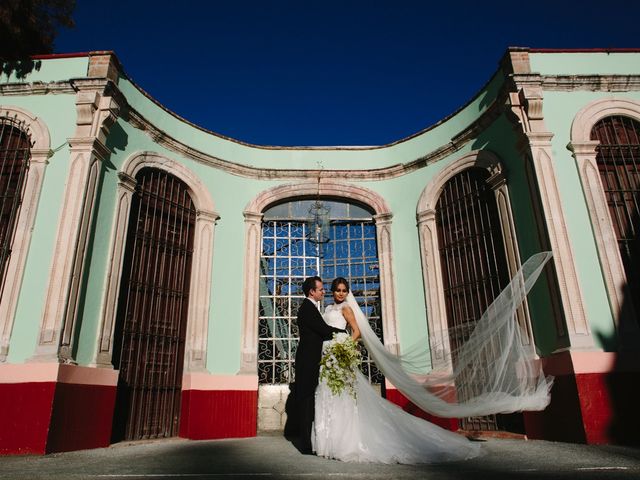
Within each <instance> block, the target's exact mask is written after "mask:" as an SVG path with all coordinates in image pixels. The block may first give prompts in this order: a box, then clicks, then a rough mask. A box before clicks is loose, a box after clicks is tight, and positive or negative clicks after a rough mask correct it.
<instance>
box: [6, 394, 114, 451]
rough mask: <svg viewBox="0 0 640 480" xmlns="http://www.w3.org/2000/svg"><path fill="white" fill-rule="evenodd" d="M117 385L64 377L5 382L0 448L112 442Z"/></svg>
mask: <svg viewBox="0 0 640 480" xmlns="http://www.w3.org/2000/svg"><path fill="white" fill-rule="evenodd" d="M114 401H115V387H104V386H98V385H73V384H67V383H58V382H33V383H6V384H0V454H5V455H6V454H44V453H52V452H65V451H70V450H80V449H85V448H96V447H106V446H108V445H109V437H110V435H111V420H112V416H113V406H114Z"/></svg>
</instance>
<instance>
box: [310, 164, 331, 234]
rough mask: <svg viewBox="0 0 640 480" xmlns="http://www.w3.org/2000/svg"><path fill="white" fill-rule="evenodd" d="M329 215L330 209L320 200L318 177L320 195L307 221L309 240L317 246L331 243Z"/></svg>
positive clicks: (311, 208)
mask: <svg viewBox="0 0 640 480" xmlns="http://www.w3.org/2000/svg"><path fill="white" fill-rule="evenodd" d="M329 213H330V209H329V207H328V206H326V205H325V204H324V203H322V201H321V200H320V176H318V194H317V196H316V199H315V201H314V202H313V203H312V204H311V207H310V208H309V220H308V221H307V239H308V240H309V241H310V242H312V243H316V244H322V243H327V242H328V241H329V234H330V231H329V221H330V220H329Z"/></svg>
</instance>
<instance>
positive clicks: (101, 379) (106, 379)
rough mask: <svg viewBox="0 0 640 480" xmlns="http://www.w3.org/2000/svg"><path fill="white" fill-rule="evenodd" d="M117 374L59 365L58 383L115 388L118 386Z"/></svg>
mask: <svg viewBox="0 0 640 480" xmlns="http://www.w3.org/2000/svg"><path fill="white" fill-rule="evenodd" d="M118 373H119V371H118V370H109V369H106V368H92V367H81V366H79V365H67V364H60V370H59V371H58V382H60V383H71V384H76V385H103V386H106V387H115V386H116V385H117V384H118Z"/></svg>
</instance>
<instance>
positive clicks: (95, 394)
mask: <svg viewBox="0 0 640 480" xmlns="http://www.w3.org/2000/svg"><path fill="white" fill-rule="evenodd" d="M38 61H39V62H40V63H41V66H40V69H39V70H36V71H34V72H33V73H32V74H30V75H29V76H28V77H27V78H24V79H16V78H7V77H3V78H1V79H0V80H1V81H0V122H2V127H1V132H2V133H1V134H0V155H1V156H2V157H0V163H1V164H2V171H0V188H2V189H3V190H2V191H0V197H2V202H3V203H2V210H1V213H2V222H3V223H2V230H0V234H1V235H2V236H1V237H0V240H1V242H0V248H2V249H3V250H2V257H1V258H0V259H1V260H2V265H0V268H1V270H0V273H1V274H2V277H1V281H2V290H1V293H0V389H1V390H2V395H0V399H1V400H0V405H1V408H0V452H3V453H26V452H34V453H44V452H53V451H63V450H73V449H81V448H92V447H99V446H106V445H109V444H110V443H112V442H114V441H118V440H121V439H138V438H153V437H165V436H178V435H179V436H182V437H186V438H196V439H203V438H224V437H239V436H253V435H256V434H257V432H258V431H259V430H262V429H279V428H281V427H282V425H283V422H284V420H285V418H286V416H285V415H284V414H283V412H284V403H285V401H286V396H287V392H288V383H289V382H290V381H291V380H292V376H291V356H292V353H293V351H294V350H295V343H296V339H295V337H296V333H295V325H294V322H292V321H291V319H292V317H295V306H296V305H297V304H296V302H297V301H298V300H299V298H301V295H302V294H301V292H300V289H299V280H300V278H301V277H303V276H305V275H309V274H315V273H320V274H322V273H323V272H324V273H326V272H334V273H336V274H337V273H339V272H340V271H342V272H346V274H345V275H346V276H349V278H350V279H351V281H352V285H354V291H355V290H358V292H359V295H360V297H361V299H362V301H363V302H365V304H366V305H368V306H370V307H371V308H370V310H368V312H369V315H370V319H371V320H372V321H373V322H374V323H376V325H377V328H378V332H379V334H380V335H381V338H382V339H383V341H384V343H385V345H386V346H387V348H388V349H390V350H391V351H394V352H403V351H404V350H406V349H407V348H409V347H410V346H412V345H413V344H414V343H415V342H416V339H424V340H421V341H423V342H424V343H425V348H427V347H429V346H430V347H431V348H430V349H429V351H430V358H429V360H430V363H431V365H432V366H433V365H436V364H437V363H438V362H440V361H442V359H443V357H446V355H447V348H446V346H445V347H444V348H442V344H440V343H438V339H439V338H442V334H443V333H444V332H446V331H447V330H448V329H450V328H452V327H453V326H455V325H459V324H460V322H463V323H464V322H473V320H474V319H477V311H478V310H479V311H481V310H482V309H483V308H484V307H486V304H487V302H490V301H491V300H492V298H493V296H495V292H497V291H499V289H500V288H501V286H503V285H504V282H505V281H508V278H509V277H510V275H512V274H513V273H514V272H515V271H517V269H518V268H519V266H520V265H521V263H522V262H524V261H525V260H526V259H527V258H528V257H529V256H530V255H532V254H534V253H537V252H539V251H543V250H550V251H552V252H553V255H554V257H553V262H552V263H553V264H552V265H549V266H548V267H547V269H546V271H545V276H544V278H542V280H541V281H540V282H539V283H538V284H537V285H536V287H535V288H534V290H533V291H532V293H531V294H530V295H529V298H528V301H527V303H526V305H524V306H523V308H522V309H521V311H520V312H519V315H518V321H519V322H520V324H521V328H522V329H523V331H525V332H526V338H527V339H528V340H529V341H532V342H534V343H535V345H536V348H537V351H538V352H539V355H540V361H541V362H542V363H543V366H544V369H545V372H547V373H548V374H550V375H554V376H555V377H556V378H555V385H554V389H553V391H552V400H551V404H550V406H549V407H548V408H547V410H545V411H544V412H525V413H524V414H522V415H519V416H518V418H517V419H516V420H515V421H514V420H513V419H512V420H508V419H502V418H497V419H495V418H494V419H489V420H488V421H487V422H484V421H483V422H476V421H474V420H473V419H472V420H468V419H467V420H461V421H460V422H459V421H456V420H443V419H434V421H437V422H439V423H441V424H442V425H445V426H447V427H448V428H452V429H457V428H459V427H462V428H464V429H470V430H476V429H480V430H487V429H488V430H496V429H498V430H500V429H515V431H518V432H519V433H522V434H526V435H527V436H528V437H529V438H545V439H551V440H563V441H576V442H587V443H626V442H629V441H631V438H632V437H631V435H632V433H634V432H635V431H636V428H635V427H637V423H638V421H637V417H638V415H637V412H635V409H634V408H632V407H631V404H632V403H633V402H632V400H631V399H632V398H633V396H632V393H631V392H632V390H633V388H632V387H631V385H633V383H635V382H637V381H638V378H639V373H640V362H639V357H638V353H637V352H638V349H639V346H640V335H639V333H640V332H639V324H638V315H637V314H636V311H637V310H638V309H639V308H640V305H635V304H634V301H635V300H634V299H635V298H636V297H637V295H636V290H637V289H638V285H640V281H637V280H636V279H634V266H635V263H634V262H635V261H637V260H636V259H635V257H634V252H635V229H636V228H638V227H640V220H638V218H637V217H636V215H638V214H640V208H638V206H637V192H639V191H640V175H639V170H638V169H637V168H636V164H635V161H636V160H638V159H639V157H640V150H639V149H640V146H639V144H640V141H639V140H638V135H639V132H640V127H639V125H640V123H639V122H640V52H639V51H597V50H590V51H543V50H534V49H527V48H512V49H509V50H508V51H507V52H506V54H505V55H504V57H503V58H502V60H501V62H500V64H499V67H498V69H497V71H496V73H495V74H494V76H493V77H492V78H491V79H490V80H489V81H488V82H487V84H486V85H485V86H484V87H482V89H481V90H480V91H479V92H478V94H477V95H476V96H475V97H474V98H472V99H471V100H470V101H469V102H468V103H467V104H466V105H465V106H463V107H462V108H460V109H459V110H458V111H457V112H455V113H454V114H452V115H451V116H449V117H447V118H446V119H443V120H442V121H441V122H439V123H437V124H436V125H434V126H431V127H429V128H427V129H425V130H423V131H421V132H419V133H417V134H415V135H413V136H411V137H409V138H405V139H401V140H398V141H397V142H394V143H392V144H389V145H383V146H379V147H292V148H290V147H272V146H268V147H266V146H257V145H250V144H246V143H243V142H240V141H237V140H234V139H231V138H226V137H223V136H221V135H218V134H216V133H214V132H209V131H206V130H204V129H202V128H200V127H198V126H197V125H194V124H191V123H190V122H189V121H188V120H185V119H183V118H180V117H179V116H177V115H176V114H174V113H172V112H170V111H169V110H167V109H166V108H164V107H163V106H162V105H160V104H159V103H158V102H157V101H155V100H154V99H153V98H151V97H150V96H149V95H148V94H147V93H145V92H144V91H143V90H142V89H141V88H140V87H139V86H137V85H136V84H135V83H133V81H132V80H131V79H129V78H128V77H127V75H126V74H125V73H124V70H123V68H122V66H121V65H120V64H119V62H118V60H117V58H116V56H115V55H114V54H113V53H111V52H90V53H87V54H80V55H71V56H65V55H54V56H49V57H46V58H44V57H43V58H40V59H38ZM203 101H204V102H205V103H206V100H203ZM317 202H323V203H324V204H325V205H330V206H332V208H331V212H332V213H330V215H334V216H333V217H331V228H332V229H333V230H331V232H333V233H331V235H332V237H331V240H329V242H327V243H326V244H319V245H320V248H325V246H326V245H331V246H330V247H328V248H330V249H332V250H331V251H332V252H334V253H333V257H332V258H333V262H334V263H331V262H330V261H329V256H328V254H326V252H325V254H324V255H318V254H317V253H313V252H312V251H311V250H310V249H313V248H318V244H314V243H313V242H311V243H309V241H308V240H307V239H306V236H305V235H306V233H307V229H308V228H309V224H308V223H304V222H303V220H304V219H303V218H301V214H300V212H303V213H305V212H306V210H307V208H308V206H309V205H311V206H313V205H314V203H317ZM347 204H348V205H349V207H348V208H347V206H346V205H347ZM343 210H344V212H346V213H344V212H343ZM338 211H340V212H343V213H341V214H338V213H337V212H338ZM287 212H288V213H287ZM367 232H368V233H367ZM367 235H368V236H367ZM271 240H273V242H272V243H273V245H274V247H273V249H274V250H273V251H272V250H270V248H272V247H269V245H271V244H270V243H269V242H270V241H271ZM359 241H361V243H358V242H359ZM303 244H304V245H306V247H305V248H306V250H305V251H304V252H300V251H297V250H295V249H297V248H298V246H300V245H303ZM339 246H340V247H339ZM343 247H344V249H343ZM339 248H340V249H342V250H341V251H342V252H343V253H340V254H338V253H337V252H338V249H339ZM636 255H640V253H638V254H636ZM281 257H282V258H281ZM296 262H298V263H296ZM345 265H346V266H345ZM325 268H327V269H328V268H334V270H327V269H325ZM340 269H342V270H340ZM345 269H346V270H345ZM325 276H326V275H325ZM325 280H330V278H325ZM367 302H369V303H367ZM462 304H464V305H467V304H468V305H469V306H468V309H466V307H465V309H462V307H461V305H462ZM462 310H464V312H463V311H462ZM283 328H284V331H283V330H282V329H283ZM283 332H284V333H283ZM372 368H373V367H372ZM374 381H375V380H374ZM381 382H382V383H381V391H382V393H383V394H384V395H386V396H387V398H388V399H389V400H391V401H394V402H395V403H398V404H399V405H400V406H402V407H403V408H405V409H412V406H411V404H410V403H409V402H408V401H407V400H406V399H405V398H404V397H403V396H402V395H401V394H400V393H399V392H398V391H397V390H395V389H394V387H393V385H390V384H388V383H385V382H384V380H381ZM416 413H418V414H420V412H416ZM420 415H422V414H420ZM514 425H516V427H514ZM634 426H635V427H634Z"/></svg>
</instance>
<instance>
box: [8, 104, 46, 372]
mask: <svg viewBox="0 0 640 480" xmlns="http://www.w3.org/2000/svg"><path fill="white" fill-rule="evenodd" d="M0 117H10V118H14V119H16V120H18V121H20V122H24V124H25V125H26V126H27V131H28V133H29V134H30V136H31V141H32V142H33V145H32V146H31V158H30V160H29V171H28V173H27V177H26V180H25V185H24V193H23V196H22V205H21V207H20V212H19V214H18V218H17V219H16V228H15V232H14V237H13V242H12V245H11V256H10V257H9V260H8V263H7V268H6V276H5V282H4V283H5V287H4V292H3V293H2V297H1V298H0V362H4V361H6V359H7V354H8V353H9V341H10V338H11V331H12V330H13V324H14V319H15V313H16V307H17V304H18V297H19V295H20V288H21V286H22V277H23V274H24V268H25V265H26V260H27V253H28V251H29V245H30V243H31V231H32V230H33V225H34V222H35V217H36V211H37V207H38V200H39V199H40V192H41V190H42V183H43V180H44V174H45V168H46V166H47V163H48V159H49V157H50V156H51V137H50V135H49V129H48V127H47V125H46V123H45V122H44V121H43V120H42V119H41V118H39V117H37V116H36V115H34V114H33V113H31V112H29V111H27V110H24V109H22V108H18V107H14V106H9V105H0Z"/></svg>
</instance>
